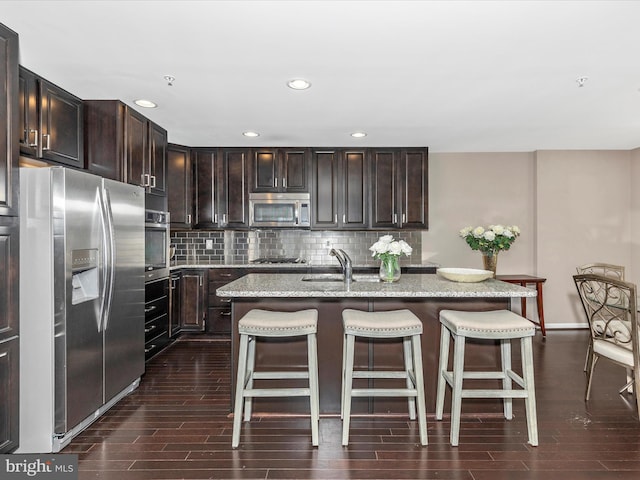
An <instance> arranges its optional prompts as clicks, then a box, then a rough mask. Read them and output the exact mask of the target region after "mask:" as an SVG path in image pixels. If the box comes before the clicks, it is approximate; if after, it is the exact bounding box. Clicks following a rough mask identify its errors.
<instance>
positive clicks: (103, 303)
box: [96, 187, 109, 332]
mask: <svg viewBox="0 0 640 480" xmlns="http://www.w3.org/2000/svg"><path fill="white" fill-rule="evenodd" d="M96 190H97V191H96V197H97V200H98V207H99V211H100V224H101V226H102V239H101V240H102V245H101V247H102V248H101V250H100V253H101V256H102V269H101V270H102V275H101V276H102V285H101V287H102V288H101V290H102V291H101V295H100V297H101V298H100V313H99V315H98V318H97V319H96V322H97V324H98V325H97V326H98V332H101V331H102V325H103V323H104V320H103V319H104V312H105V309H106V308H107V284H108V282H109V272H108V268H109V254H108V252H107V248H108V246H107V245H108V243H109V242H108V236H109V234H108V231H107V230H108V228H109V226H108V225H107V219H106V210H105V205H104V197H103V193H102V191H101V190H100V187H98V188H97V189H96Z"/></svg>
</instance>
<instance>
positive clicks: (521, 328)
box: [436, 310, 538, 446]
mask: <svg viewBox="0 0 640 480" xmlns="http://www.w3.org/2000/svg"><path fill="white" fill-rule="evenodd" d="M440 323H441V332H440V361H439V367H438V391H437V398H436V419H437V420H442V414H443V411H444V395H445V389H446V385H447V384H448V385H449V386H451V432H450V436H449V440H450V443H451V445H453V446H457V445H458V441H459V436H460V414H461V409H462V399H463V398H502V399H503V410H504V416H505V418H506V419H508V420H511V418H512V417H513V412H512V400H511V399H512V398H524V400H525V409H526V414H527V431H528V435H529V443H530V444H531V445H533V446H537V445H538V421H537V416H536V394H535V386H534V379H533V348H532V343H531V337H533V336H534V335H535V333H536V329H535V327H534V326H533V325H532V324H531V322H529V321H528V320H527V319H526V318H523V317H521V316H520V315H516V314H515V313H513V312H511V311H509V310H494V311H488V312H460V311H455V310H442V311H441V312H440ZM451 337H453V340H454V353H453V371H449V370H447V368H448V367H447V365H448V361H449V342H450V338H451ZM466 338H476V339H490V340H499V341H500V353H501V357H502V360H501V365H502V370H499V371H492V372H477V371H473V372H465V371H464V347H465V340H466ZM518 338H519V339H520V345H521V356H522V377H521V376H520V375H518V374H517V373H515V372H514V371H513V370H512V369H511V340H512V339H518ZM467 378H469V379H501V380H502V389H466V388H465V389H463V388H462V382H463V379H467ZM512 381H513V382H515V383H516V384H517V385H518V386H520V387H522V390H519V389H513V388H512V383H511V382H512Z"/></svg>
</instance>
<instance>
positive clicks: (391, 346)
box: [216, 273, 536, 415]
mask: <svg viewBox="0 0 640 480" xmlns="http://www.w3.org/2000/svg"><path fill="white" fill-rule="evenodd" d="M216 295H218V296H219V297H225V298H230V299H231V302H232V309H231V312H232V313H231V316H232V325H233V327H232V342H231V344H232V351H231V355H232V368H231V374H232V378H231V380H232V385H233V384H234V383H235V372H236V363H237V346H238V333H237V324H238V320H239V319H240V318H242V316H243V315H245V314H246V313H247V312H248V311H249V310H251V309H253V308H262V309H265V310H281V311H294V310H302V309H306V308H316V309H317V310H318V355H319V358H318V361H319V380H320V413H321V414H323V415H333V414H335V415H339V413H340V389H341V369H342V310H344V309H345V308H353V309H357V310H365V311H385V310H396V309H402V308H407V309H409V310H411V311H412V312H413V313H414V314H415V315H417V316H418V318H420V319H421V320H422V323H423V326H424V330H423V335H422V354H423V363H424V372H425V392H426V396H427V411H431V412H433V411H434V409H435V393H436V392H435V389H436V380H437V379H436V370H437V364H438V349H439V339H440V334H439V332H440V324H439V320H438V316H439V312H440V310H443V309H454V310H475V311H484V310H498V309H508V308H510V303H511V302H510V300H511V299H512V298H515V299H520V298H522V297H535V296H536V291H535V290H533V289H528V288H524V287H520V286H518V285H513V284H510V283H506V282H501V281H498V280H494V279H489V280H485V281H484V282H479V283H457V282H451V281H448V280H445V279H443V278H440V277H439V276H437V275H435V274H404V275H402V277H401V278H400V280H399V281H398V282H395V283H391V284H388V283H381V282H379V281H377V279H376V277H375V276H371V275H362V276H357V275H354V281H353V282H351V283H350V284H348V285H347V284H345V283H344V282H342V281H340V277H339V275H338V276H336V275H333V276H322V275H310V274H305V273H300V274H296V273H293V274H269V273H264V274H249V275H245V276H243V277H241V278H239V279H237V280H234V281H232V282H230V283H228V284H226V285H224V286H222V287H220V288H218V289H217V290H216ZM362 340H363V341H358V342H357V345H356V364H357V366H358V367H359V368H362V367H366V366H367V365H373V364H375V365H376V367H377V368H379V367H383V368H384V367H386V366H392V365H395V366H396V367H397V365H400V364H401V363H402V349H401V347H400V346H399V344H397V343H391V342H386V341H382V342H376V343H375V344H374V343H372V342H368V341H366V340H364V339H362ZM261 345H262V344H261ZM514 350H515V351H516V353H519V352H518V351H517V346H516V345H514ZM495 354H496V349H495V348H494V344H493V343H490V344H489V343H487V342H477V343H471V342H469V345H468V346H467V359H466V364H467V365H474V366H477V367H478V368H479V369H480V368H484V369H486V368H487V367H488V368H496V367H497V366H498V357H497V356H496V355H495ZM267 361H268V363H267ZM256 365H257V366H258V368H260V367H264V368H269V369H281V368H304V367H305V366H306V343H305V341H304V340H302V339H301V340H300V341H299V342H294V343H293V344H292V343H291V342H288V343H287V344H286V348H283V346H282V341H280V340H273V341H270V342H267V343H266V345H265V346H264V347H262V349H258V352H257V359H256ZM376 382H382V380H376ZM386 382H389V381H388V380H387V381H386ZM377 385H378V384H377ZM232 395H233V388H232ZM231 398H232V397H230V399H229V401H230V405H231ZM285 405H286V406H283V404H282V402H280V401H279V399H271V398H264V399H262V398H260V399H255V400H254V412H255V413H256V414H259V413H274V412H282V411H283V410H285V411H286V412H287V413H296V412H300V413H301V412H308V402H307V401H305V400H304V399H298V398H292V399H287V402H286V404H285ZM477 405H478V401H477V400H476V401H475V402H474V400H473V399H469V400H468V401H466V402H464V403H463V412H464V411H467V412H468V411H475V410H476V407H477ZM480 405H481V406H480V409H481V411H485V412H487V411H491V412H493V411H495V412H496V413H499V412H500V411H501V408H502V407H501V403H500V402H499V401H496V400H483V401H482V403H481V404H480ZM492 408H493V410H492ZM352 411H353V413H354V414H367V413H385V414H405V415H406V399H393V398H392V399H387V398H375V399H369V398H358V399H354V405H353V409H352Z"/></svg>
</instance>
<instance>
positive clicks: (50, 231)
mask: <svg viewBox="0 0 640 480" xmlns="http://www.w3.org/2000/svg"><path fill="white" fill-rule="evenodd" d="M20 195H21V199H20V241H21V243H20V249H21V254H20V323H21V326H20V328H21V332H20V333H21V335H20V446H19V448H18V450H17V452H18V453H44V452H48V453H50V452H57V451H59V450H60V449H62V448H63V447H64V446H65V445H67V444H68V443H69V442H70V441H71V439H72V438H73V437H74V436H76V435H77V434H78V433H80V432H81V431H82V430H83V429H85V428H86V427H87V426H88V425H89V424H91V423H92V422H93V421H94V420H96V419H97V418H98V417H99V416H100V415H101V414H102V413H103V412H104V411H106V410H107V409H108V408H110V407H111V406H112V405H114V404H115V403H116V402H117V401H118V400H120V399H121V398H122V397H123V396H125V395H127V394H128V393H130V392H131V391H133V390H134V389H135V388H136V387H137V386H138V384H139V381H140V376H141V375H142V374H143V373H144V191H143V189H142V188H140V187H136V186H133V185H127V184H124V183H121V182H115V181H112V180H107V179H102V178H101V177H97V176H95V175H91V174H88V173H85V172H81V171H77V170H71V169H67V168H63V167H48V168H23V169H21V171H20Z"/></svg>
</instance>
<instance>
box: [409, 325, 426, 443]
mask: <svg viewBox="0 0 640 480" xmlns="http://www.w3.org/2000/svg"><path fill="white" fill-rule="evenodd" d="M411 343H412V346H413V348H412V353H413V374H414V377H415V382H416V383H415V387H416V396H417V397H418V398H417V400H418V402H417V403H418V425H419V428H420V443H421V444H422V445H427V444H428V440H427V407H426V400H425V395H424V373H423V371H422V347H421V346H420V335H413V336H412V337H411Z"/></svg>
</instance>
